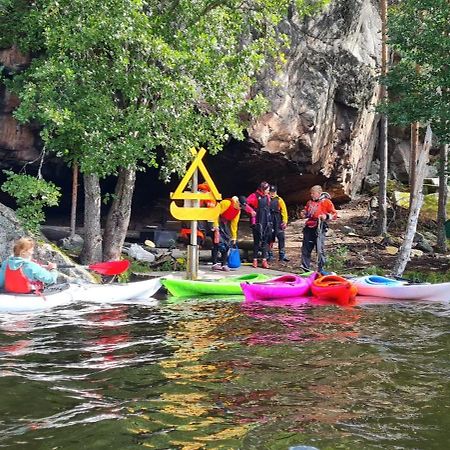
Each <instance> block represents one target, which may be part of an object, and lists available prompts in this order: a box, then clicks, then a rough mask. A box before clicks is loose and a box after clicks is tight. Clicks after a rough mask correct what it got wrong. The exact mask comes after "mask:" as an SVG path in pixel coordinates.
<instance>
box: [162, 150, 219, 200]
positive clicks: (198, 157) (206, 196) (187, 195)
mask: <svg viewBox="0 0 450 450" xmlns="http://www.w3.org/2000/svg"><path fill="white" fill-rule="evenodd" d="M191 153H192V155H193V156H194V160H193V161H192V163H191V165H190V166H189V169H188V170H187V171H186V174H185V175H184V177H183V179H182V180H181V181H180V184H179V185H178V187H177V188H176V189H175V192H173V193H171V194H170V198H171V199H172V200H216V201H217V200H222V195H221V194H220V193H219V191H218V190H217V188H216V185H215V184H214V181H213V180H212V178H211V176H210V175H209V173H208V171H207V169H206V167H205V164H203V161H202V159H203V157H204V156H205V154H206V150H205V149H204V148H201V149H200V150H199V151H198V152H197V151H196V150H195V148H191ZM196 169H198V170H199V171H200V173H201V174H202V175H203V178H204V179H205V182H207V183H208V186H209V188H210V189H211V192H198V193H197V192H184V189H186V186H187V185H188V183H189V181H190V180H191V178H192V176H193V175H194V172H195V170H196Z"/></svg>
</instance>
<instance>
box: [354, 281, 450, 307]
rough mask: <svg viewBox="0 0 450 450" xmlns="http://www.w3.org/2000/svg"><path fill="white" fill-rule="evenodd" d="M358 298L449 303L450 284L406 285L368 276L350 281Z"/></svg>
mask: <svg viewBox="0 0 450 450" xmlns="http://www.w3.org/2000/svg"><path fill="white" fill-rule="evenodd" d="M352 282H353V284H354V286H356V288H357V289H358V294H357V295H358V296H368V297H379V298H386V299H392V300H428V301H449V300H450V283H436V284H431V283H423V284H408V282H406V281H400V280H393V279H391V278H386V277H382V276H379V275H369V276H365V277H361V278H357V279H355V280H352Z"/></svg>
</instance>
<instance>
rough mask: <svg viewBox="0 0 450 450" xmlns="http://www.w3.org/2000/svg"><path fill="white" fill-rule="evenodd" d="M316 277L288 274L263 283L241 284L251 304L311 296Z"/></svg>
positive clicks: (314, 275)
mask: <svg viewBox="0 0 450 450" xmlns="http://www.w3.org/2000/svg"><path fill="white" fill-rule="evenodd" d="M316 276H317V274H316V273H313V274H311V275H310V276H309V277H308V278H304V277H299V276H298V275H292V274H287V275H282V276H281V277H278V278H274V279H272V280H270V281H264V282H262V283H252V284H250V283H241V288H242V291H243V292H244V295H245V300H246V301H249V302H251V301H258V300H267V299H279V298H284V299H286V298H292V297H304V296H306V295H308V294H309V292H310V290H311V285H312V282H313V281H314V279H315V278H316Z"/></svg>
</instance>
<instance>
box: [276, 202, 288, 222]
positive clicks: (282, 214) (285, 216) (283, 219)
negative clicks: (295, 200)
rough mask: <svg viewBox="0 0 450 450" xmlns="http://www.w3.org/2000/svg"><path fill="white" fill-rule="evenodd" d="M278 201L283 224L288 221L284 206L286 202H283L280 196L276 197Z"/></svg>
mask: <svg viewBox="0 0 450 450" xmlns="http://www.w3.org/2000/svg"><path fill="white" fill-rule="evenodd" d="M278 202H279V204H280V209H281V221H282V222H283V223H285V224H287V223H288V212H287V208H286V203H285V202H284V200H283V199H282V198H281V197H278Z"/></svg>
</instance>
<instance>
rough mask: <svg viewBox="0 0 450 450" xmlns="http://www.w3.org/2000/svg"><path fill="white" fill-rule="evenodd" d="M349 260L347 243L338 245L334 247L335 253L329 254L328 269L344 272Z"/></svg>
mask: <svg viewBox="0 0 450 450" xmlns="http://www.w3.org/2000/svg"><path fill="white" fill-rule="evenodd" d="M347 260H348V247H347V246H345V245H338V246H337V247H336V248H334V249H333V253H332V254H329V255H327V264H326V268H327V271H330V272H336V273H342V272H344V271H345V269H346V263H347Z"/></svg>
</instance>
